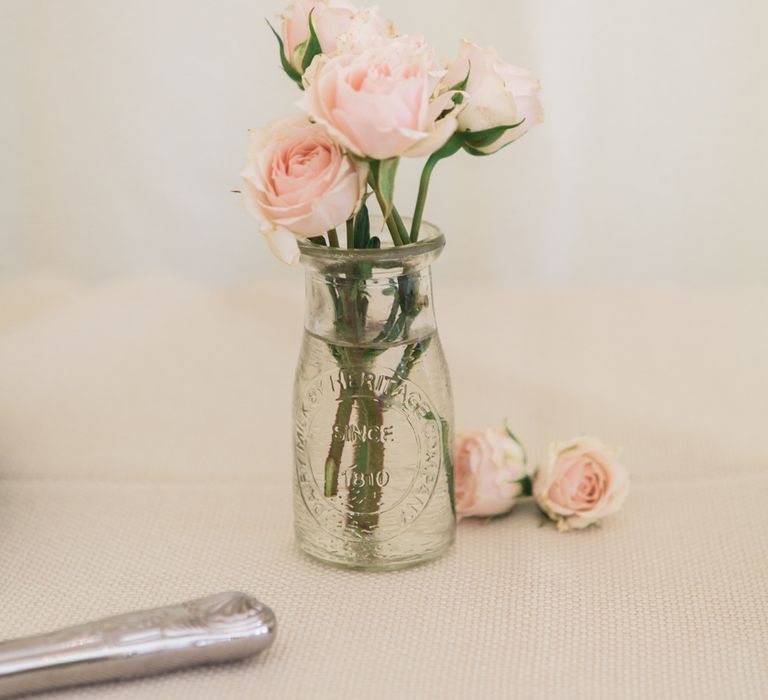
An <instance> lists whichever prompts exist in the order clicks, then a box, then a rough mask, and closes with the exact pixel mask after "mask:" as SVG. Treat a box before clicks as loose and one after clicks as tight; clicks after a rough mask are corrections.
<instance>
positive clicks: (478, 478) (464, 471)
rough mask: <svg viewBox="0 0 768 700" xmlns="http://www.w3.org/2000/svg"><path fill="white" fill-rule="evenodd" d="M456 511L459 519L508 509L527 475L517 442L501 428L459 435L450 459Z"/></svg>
mask: <svg viewBox="0 0 768 700" xmlns="http://www.w3.org/2000/svg"><path fill="white" fill-rule="evenodd" d="M454 474H455V493H456V511H457V514H458V516H459V517H460V518H467V517H472V516H491V515H499V514H501V513H506V512H507V511H509V510H510V509H511V508H512V507H513V506H514V505H515V503H516V501H517V499H518V498H519V497H520V496H521V494H522V492H523V486H522V484H521V483H520V481H521V480H522V479H524V478H525V477H526V476H528V470H527V468H526V465H525V455H524V453H523V450H522V448H521V447H520V445H519V444H518V443H517V442H515V441H514V440H513V439H512V438H510V437H509V435H507V434H506V433H505V432H504V431H503V430H499V429H496V428H488V429H486V430H476V431H474V432H470V433H463V434H460V435H459V436H458V438H457V441H456V454H455V459H454Z"/></svg>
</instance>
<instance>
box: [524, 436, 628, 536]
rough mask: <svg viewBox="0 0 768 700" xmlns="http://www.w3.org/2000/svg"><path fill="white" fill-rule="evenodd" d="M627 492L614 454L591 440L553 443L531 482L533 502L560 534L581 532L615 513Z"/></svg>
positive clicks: (582, 439)
mask: <svg viewBox="0 0 768 700" xmlns="http://www.w3.org/2000/svg"><path fill="white" fill-rule="evenodd" d="M628 492H629V475H628V473H627V470H626V469H625V468H624V467H623V466H622V465H621V464H619V462H618V461H617V459H616V453H615V452H614V451H613V450H611V449H609V448H607V447H606V446H605V445H603V443H601V442H600V441H599V440H597V439H595V438H591V437H582V438H577V439H575V440H571V441H570V442H566V443H560V444H558V443H554V444H552V445H551V446H550V448H549V456H548V459H547V462H546V463H545V464H544V465H543V466H542V467H541V468H540V469H539V472H538V473H537V474H536V477H535V479H534V482H533V495H534V496H535V497H536V501H537V502H538V504H539V506H540V507H541V509H542V510H543V511H544V512H545V513H546V514H547V515H548V516H549V517H550V518H552V520H556V521H557V528H558V530H561V531H565V530H570V529H577V530H578V529H582V528H585V527H587V526H589V525H591V524H593V523H595V522H597V521H598V520H601V519H602V518H604V517H605V516H607V515H610V514H611V513H615V512H616V511H618V510H620V509H621V506H622V505H623V504H624V501H625V500H626V498H627V494H628Z"/></svg>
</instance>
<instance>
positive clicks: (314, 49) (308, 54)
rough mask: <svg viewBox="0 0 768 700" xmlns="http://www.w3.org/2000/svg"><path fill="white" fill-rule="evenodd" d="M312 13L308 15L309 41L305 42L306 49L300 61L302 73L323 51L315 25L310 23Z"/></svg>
mask: <svg viewBox="0 0 768 700" xmlns="http://www.w3.org/2000/svg"><path fill="white" fill-rule="evenodd" d="M312 12H314V10H312ZM312 12H310V13H309V40H308V42H307V47H306V49H305V50H304V57H303V58H302V59H301V70H302V71H305V70H307V68H309V66H310V64H311V63H312V60H313V59H314V58H315V56H317V55H318V54H321V53H323V49H322V47H321V46H320V39H318V38H317V32H316V31H315V25H314V23H313V22H312Z"/></svg>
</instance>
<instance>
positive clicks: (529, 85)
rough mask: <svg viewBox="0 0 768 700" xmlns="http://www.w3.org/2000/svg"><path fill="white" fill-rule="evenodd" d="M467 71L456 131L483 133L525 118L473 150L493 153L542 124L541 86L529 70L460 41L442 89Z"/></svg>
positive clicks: (493, 52) (464, 75)
mask: <svg viewBox="0 0 768 700" xmlns="http://www.w3.org/2000/svg"><path fill="white" fill-rule="evenodd" d="M470 65H471V70H470ZM468 71H469V81H468V83H467V87H466V88H465V92H466V93H467V99H466V103H467V104H466V106H465V107H464V109H463V110H462V111H461V114H460V115H459V131H484V130H486V129H491V128H493V127H497V126H509V125H511V124H517V123H518V122H519V121H520V120H521V119H525V121H524V122H523V123H522V124H521V125H520V126H518V127H516V128H514V129H510V130H509V131H506V132H504V135H503V136H501V137H500V138H499V140H498V141H495V142H494V143H493V144H491V145H490V146H485V147H482V148H478V149H477V150H479V151H482V152H483V153H495V152H496V151H498V150H499V149H500V148H502V147H503V146H505V145H506V144H508V143H511V142H512V141H514V140H516V139H518V138H520V137H521V136H522V135H523V134H525V133H526V132H527V131H528V130H529V129H531V128H532V127H533V126H535V125H536V124H540V123H541V122H542V121H544V109H543V107H542V106H541V102H540V101H539V90H540V89H541V85H540V84H539V81H538V80H536V78H535V77H534V76H533V75H532V74H531V73H530V71H527V70H525V68H517V67H516V66H511V65H509V64H508V63H505V62H504V61H502V60H501V58H499V55H498V54H497V53H496V51H495V50H494V49H490V48H489V49H482V48H480V47H479V46H476V45H475V44H472V43H471V42H469V41H462V43H461V46H460V47H459V56H458V58H457V59H456V60H455V61H454V62H453V63H452V64H451V65H450V66H449V68H448V73H447V74H446V76H445V78H444V80H443V82H444V84H445V85H446V86H453V85H456V84H458V83H460V82H461V81H463V80H464V78H466V77H467V72H468Z"/></svg>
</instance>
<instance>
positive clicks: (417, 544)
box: [242, 0, 542, 568]
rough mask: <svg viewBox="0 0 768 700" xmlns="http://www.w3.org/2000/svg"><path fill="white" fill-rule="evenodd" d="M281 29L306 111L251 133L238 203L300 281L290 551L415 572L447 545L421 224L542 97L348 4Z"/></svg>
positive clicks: (426, 241) (338, 0)
mask: <svg viewBox="0 0 768 700" xmlns="http://www.w3.org/2000/svg"><path fill="white" fill-rule="evenodd" d="M281 20H282V27H281V30H280V31H278V30H276V29H274V28H272V31H273V32H274V34H275V36H276V37H277V42H278V46H279V53H280V62H281V64H282V67H283V70H284V71H285V73H286V74H287V75H288V77H289V78H290V79H291V80H293V81H294V82H295V83H296V85H297V87H298V88H299V89H300V90H301V91H302V93H303V94H302V96H301V99H300V101H299V106H300V107H301V110H302V113H298V114H296V115H295V116H291V117H288V118H285V119H282V120H279V121H276V122H274V123H272V124H270V125H268V126H266V127H265V128H262V129H258V130H253V131H251V132H250V151H249V156H248V162H247V164H246V167H245V170H244V171H243V173H242V177H243V191H242V192H243V197H244V201H245V204H246V207H247V208H248V210H249V211H250V212H252V213H253V214H254V215H256V216H257V217H258V218H259V219H260V220H261V222H262V232H263V234H264V236H265V237H266V239H267V242H268V243H269V246H270V248H271V250H272V251H273V252H274V253H275V255H276V256H277V257H278V258H279V259H281V260H282V261H284V262H286V263H289V264H295V263H296V262H298V261H299V259H302V261H303V262H305V263H306V265H307V268H308V270H307V315H306V319H305V337H304V343H303V345H302V351H301V356H300V360H299V366H298V369H297V374H296V385H295V393H294V421H295V424H294V455H295V471H294V494H295V523H296V532H297V537H298V541H299V544H300V546H301V547H302V549H304V551H306V552H308V553H309V554H311V555H313V556H315V557H317V558H320V559H322V560H325V561H329V562H333V563H337V564H343V565H347V566H362V567H367V568H392V567H396V566H403V565H406V564H411V563H416V562H419V561H424V560H425V559H429V558H432V557H435V556H438V555H439V554H441V553H442V552H443V551H445V549H446V548H447V547H448V546H449V545H450V543H451V542H452V541H453V536H454V530H455V522H456V508H455V501H454V487H453V437H452V432H453V429H452V415H453V406H452V398H451V391H450V380H449V378H448V371H447V366H446V363H445V359H444V357H443V353H442V348H441V345H440V341H439V337H438V335H437V331H436V326H435V318H434V312H433V304H432V300H431V281H430V277H429V265H430V264H431V262H432V261H433V260H434V259H435V258H436V257H437V255H438V254H439V252H440V250H441V249H442V246H443V243H444V239H443V236H442V234H441V233H440V232H439V230H437V229H436V228H435V227H433V226H431V225H429V224H427V223H426V222H424V221H423V214H424V207H425V205H426V199H427V193H428V190H429V183H430V178H431V176H432V173H433V171H434V168H435V166H436V165H437V164H438V163H439V162H440V161H441V160H443V159H445V158H448V157H450V156H453V155H455V154H458V153H460V152H464V153H467V154H469V155H471V156H487V155H490V154H493V153H496V152H498V151H499V150H500V149H502V148H503V147H504V146H506V145H507V144H509V143H511V142H513V141H514V140H516V139H518V138H519V137H520V136H522V135H523V134H524V133H526V131H528V129H530V128H531V127H532V126H534V125H535V124H537V123H539V122H540V121H541V120H542V109H541V105H540V103H539V100H538V92H539V84H538V82H537V81H536V79H535V78H534V77H533V76H532V75H531V74H530V73H529V72H528V71H526V70H523V69H521V68H515V67H513V66H510V65H508V64H506V63H504V62H503V61H502V60H501V59H500V58H499V57H498V55H497V54H496V52H495V51H493V50H492V49H482V48H479V47H477V46H475V45H474V44H471V43H469V42H466V41H465V42H463V43H462V44H461V46H460V49H459V54H458V56H457V57H456V58H455V59H454V60H453V61H450V62H443V61H441V60H439V59H438V58H437V56H436V55H435V52H434V51H433V50H432V48H430V46H429V45H428V44H427V43H426V42H425V41H424V39H422V38H420V37H413V36H403V35H399V34H398V33H397V32H396V30H395V28H394V27H393V25H392V23H390V22H388V21H385V20H384V19H382V18H381V17H380V16H379V14H378V11H377V10H376V9H375V8H368V9H362V10H360V9H357V8H356V7H354V6H353V5H351V4H350V3H349V2H347V0H313V1H309V0H297V1H296V2H295V3H294V4H293V5H291V6H290V7H289V8H288V9H287V10H286V11H285V12H284V14H283V15H282V16H281ZM270 26H271V25H270ZM401 158H424V159H425V163H424V167H423V171H422V175H421V180H420V186H419V192H418V197H417V204H416V209H415V211H414V212H413V215H412V217H410V218H404V217H403V216H401V214H400V212H399V211H398V209H397V206H396V204H395V201H394V193H395V179H396V175H397V170H398V164H399V163H400V159H401ZM373 202H375V203H376V204H377V206H378V210H379V212H380V215H378V216H377V217H376V218H374V217H372V216H371V215H370V214H369V206H370V205H372V204H373ZM385 230H386V231H388V233H389V238H390V239H391V243H389V242H386V241H382V238H383V233H384V231H385Z"/></svg>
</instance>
